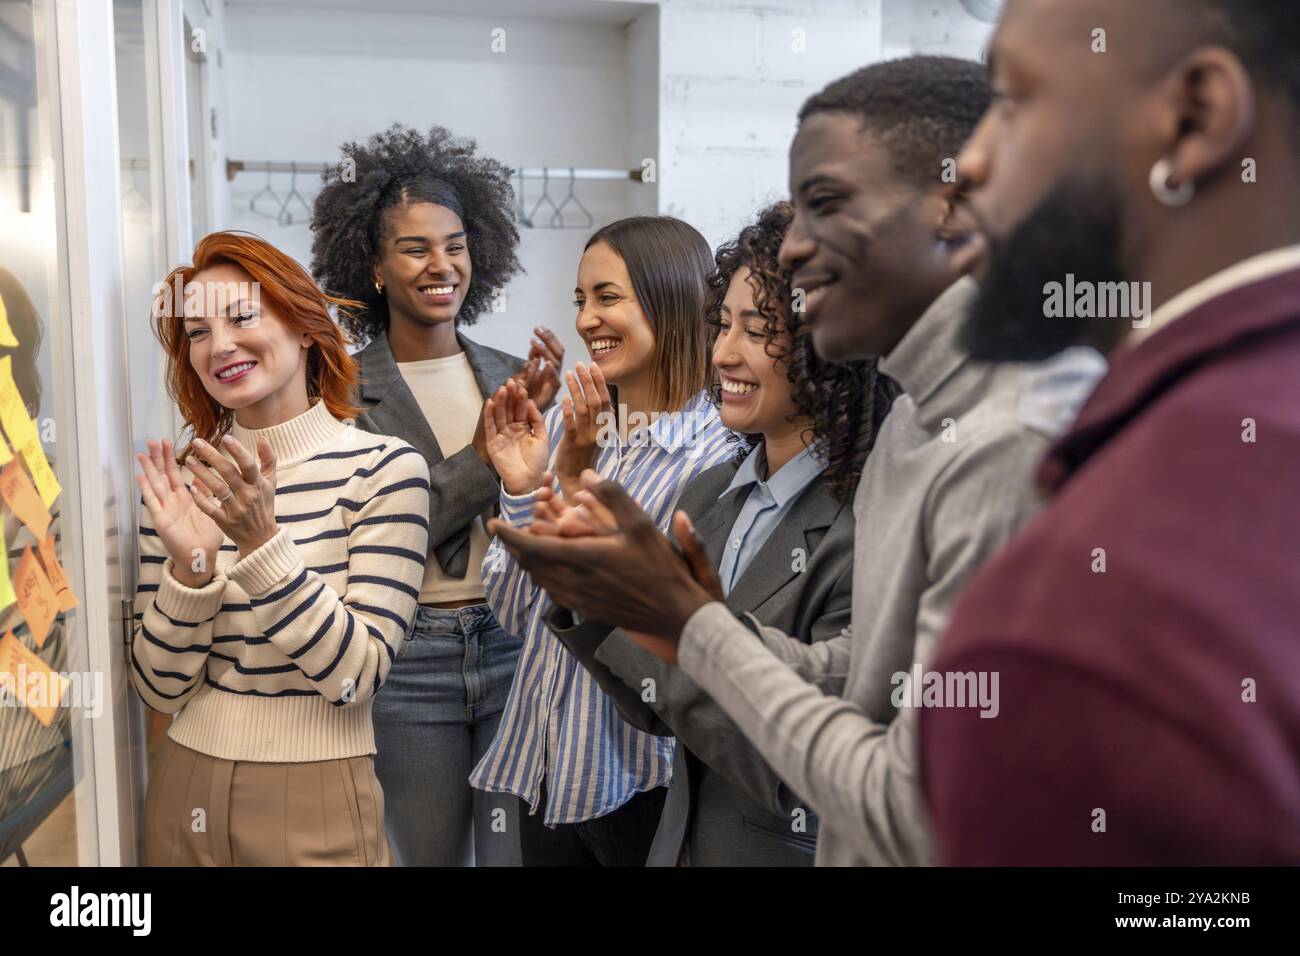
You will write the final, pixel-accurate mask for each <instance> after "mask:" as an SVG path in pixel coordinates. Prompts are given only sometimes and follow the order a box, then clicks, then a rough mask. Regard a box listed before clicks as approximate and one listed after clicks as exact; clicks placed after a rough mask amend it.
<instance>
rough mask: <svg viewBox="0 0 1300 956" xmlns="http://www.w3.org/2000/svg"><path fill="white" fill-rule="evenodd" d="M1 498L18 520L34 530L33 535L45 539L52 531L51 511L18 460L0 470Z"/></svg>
mask: <svg viewBox="0 0 1300 956" xmlns="http://www.w3.org/2000/svg"><path fill="white" fill-rule="evenodd" d="M0 496H2V497H3V498H4V500H5V501H7V502H8V503H9V507H10V508H11V509H12V510H13V513H14V514H15V515H17V516H18V520H19V521H21V522H22V523H23V524H25V525H27V527H29V528H31V529H32V534H34V535H36V537H37V538H43V537H45V533H46V532H47V531H49V530H50V521H51V518H50V509H49V508H48V507H46V505H45V502H44V500H42V498H41V496H40V493H39V492H37V490H36V486H35V485H33V484H32V480H31V479H30V478H28V477H27V472H26V471H24V470H23V466H22V465H21V464H19V463H18V459H17V458H15V459H13V460H12V461H10V462H9V464H7V465H5V466H4V469H3V470H0Z"/></svg>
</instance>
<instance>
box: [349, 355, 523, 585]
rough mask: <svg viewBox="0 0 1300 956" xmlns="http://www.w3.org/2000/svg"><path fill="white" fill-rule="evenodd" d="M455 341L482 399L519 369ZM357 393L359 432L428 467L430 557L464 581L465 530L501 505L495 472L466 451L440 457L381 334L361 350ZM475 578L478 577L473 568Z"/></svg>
mask: <svg viewBox="0 0 1300 956" xmlns="http://www.w3.org/2000/svg"><path fill="white" fill-rule="evenodd" d="M456 340H457V341H458V342H460V347H461V348H462V349H464V350H465V355H466V357H468V359H469V364H470V367H471V368H473V369H474V379H475V380H476V381H477V382H478V388H479V392H480V393H482V395H483V396H484V397H485V398H486V397H487V396H489V395H491V394H492V393H493V392H495V391H496V390H497V389H498V388H500V387H501V386H502V385H504V384H505V382H506V379H508V378H509V377H510V376H511V375H513V374H514V373H515V372H516V371H517V370H518V369H519V368H520V367H521V366H522V365H523V364H524V361H523V359H520V358H516V357H515V356H513V355H509V354H507V353H505V352H501V351H498V350H497V349H493V348H488V347H487V346H486V345H479V344H478V343H477V342H472V341H470V340H469V339H467V338H465V336H463V335H461V334H460V333H459V332H457V333H456ZM357 359H358V360H359V361H360V363H361V388H360V392H359V394H358V395H357V396H355V397H354V400H355V401H356V403H357V405H359V406H360V407H361V408H362V409H364V411H363V412H362V413H361V414H360V415H358V416H357V427H358V428H360V429H363V430H364V431H368V432H373V433H374V434H377V435H392V436H394V437H396V438H400V439H402V440H403V441H407V442H410V443H411V445H413V446H414V447H415V449H416V450H417V451H418V452H419V453H420V454H422V455H423V456H424V459H425V461H427V462H428V463H429V554H430V555H434V556H436V557H437V559H438V566H439V567H440V568H442V572H443V573H444V574H446V575H448V576H450V577H453V578H463V577H465V575H466V573H467V572H468V571H469V570H470V569H469V526H470V522H472V521H473V520H474V517H475V516H476V515H481V514H482V513H483V512H485V511H487V510H488V509H489V508H491V507H492V506H493V505H495V504H496V503H497V501H498V500H499V490H500V486H499V484H498V480H497V476H496V473H495V472H493V470H492V469H491V468H489V467H488V466H487V465H486V464H485V463H484V462H483V459H482V458H480V457H479V456H478V453H477V452H475V451H474V449H473V448H471V447H469V446H466V447H464V448H462V449H460V450H459V451H457V452H456V453H455V454H453V455H452V456H451V457H450V458H447V457H445V456H444V455H443V453H442V449H441V448H439V447H438V439H437V438H435V437H434V435H433V429H431V428H430V427H429V422H428V420H427V419H426V418H425V417H424V412H422V411H420V405H419V403H418V402H416V400H415V395H414V394H412V392H411V389H410V388H409V387H408V386H407V384H406V379H404V378H402V373H401V372H400V371H399V370H398V368H397V363H396V362H395V361H394V360H393V353H392V350H391V349H390V348H389V346H388V333H387V332H381V333H380V334H379V335H377V336H375V338H374V339H372V340H371V342H370V344H369V345H367V346H366V347H365V348H364V349H362V350H361V351H360V353H358V355H357ZM473 572H474V573H475V574H478V573H479V569H478V568H474V569H473Z"/></svg>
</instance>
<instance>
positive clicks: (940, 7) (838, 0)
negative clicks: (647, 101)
mask: <svg viewBox="0 0 1300 956" xmlns="http://www.w3.org/2000/svg"><path fill="white" fill-rule="evenodd" d="M991 31H992V24H990V23H983V22H981V21H978V20H975V19H974V18H973V17H971V16H970V15H969V14H967V13H966V11H965V10H964V9H963V8H962V6H961V4H960V3H959V2H958V0H787V2H782V3H755V2H751V0H710V2H701V0H661V3H660V49H659V59H660V70H659V95H660V104H659V140H660V150H661V166H660V169H661V183H660V189H659V197H660V208H661V210H662V211H663V212H666V213H670V214H672V215H677V216H681V217H682V218H684V219H687V220H689V221H690V222H692V223H694V224H695V225H696V226H697V227H698V228H699V229H700V231H701V232H703V233H704V235H705V236H706V237H707V238H708V239H709V241H710V243H712V244H713V245H714V246H716V245H717V244H718V243H719V242H721V241H723V240H725V239H728V238H730V237H732V236H733V235H734V234H735V233H736V232H737V231H738V229H739V228H740V226H741V225H742V224H743V223H744V222H746V221H747V220H748V219H749V218H750V217H751V216H752V215H753V213H754V212H756V211H757V210H758V209H759V208H760V207H762V206H763V205H765V204H767V203H769V202H771V201H773V200H775V199H779V198H783V197H785V196H787V195H788V194H789V188H788V182H787V180H788V176H789V162H788V150H789V146H790V140H791V138H792V137H793V135H794V132H795V126H796V123H795V118H796V116H797V114H798V111H799V107H800V106H801V105H802V104H803V102H804V100H806V99H807V98H808V97H809V96H811V95H812V94H814V93H816V92H817V91H818V90H820V89H821V88H822V87H824V86H825V85H826V84H827V83H829V82H831V81H832V80H835V79H837V78H839V77H841V76H844V75H846V74H848V73H851V72H853V71H854V70H857V69H859V68H861V67H864V66H866V65H868V64H870V63H873V62H876V61H879V60H885V59H893V58H896V57H900V56H906V55H909V54H912V53H932V54H945V55H949V56H962V57H966V58H968V59H976V60H977V59H979V58H980V54H981V51H982V48H983V46H984V44H985V43H986V42H987V39H988V36H989V34H990V33H991Z"/></svg>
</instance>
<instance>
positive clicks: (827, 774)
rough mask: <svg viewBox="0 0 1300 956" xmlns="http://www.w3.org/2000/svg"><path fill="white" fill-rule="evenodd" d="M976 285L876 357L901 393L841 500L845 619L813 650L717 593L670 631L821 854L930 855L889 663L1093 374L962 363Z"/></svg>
mask: <svg viewBox="0 0 1300 956" xmlns="http://www.w3.org/2000/svg"><path fill="white" fill-rule="evenodd" d="M975 294H976V286H975V284H974V282H973V281H971V280H970V279H963V280H961V281H960V282H958V283H956V284H955V285H953V286H952V287H951V288H950V289H948V290H947V291H946V292H945V293H944V294H943V295H941V296H940V297H939V298H938V299H937V300H936V301H935V302H934V303H933V304H932V305H931V306H930V308H929V309H928V310H927V311H926V312H925V314H924V315H923V316H922V317H921V318H920V319H919V320H918V321H917V323H916V325H915V326H913V327H912V328H911V329H910V330H909V331H908V333H907V335H906V336H904V338H903V340H902V341H901V342H900V343H899V344H898V346H897V347H895V349H894V350H893V351H892V352H890V354H889V355H888V356H887V357H886V358H885V359H884V360H882V362H881V366H880V367H881V370H882V371H883V372H884V373H885V374H887V375H889V376H890V377H892V378H893V379H894V380H895V381H897V382H898V383H899V384H900V385H901V386H902V388H903V391H904V394H903V395H902V396H900V397H899V399H898V400H897V401H896V402H895V404H894V407H893V409H892V410H891V411H890V413H889V415H888V417H887V418H886V419H885V422H884V425H883V426H882V428H881V432H880V435H879V436H878V438H877V442H876V446H875V449H874V450H873V451H872V453H871V455H870V456H869V458H868V459H867V463H866V466H865V468H864V469H863V472H862V477H861V480H860V482H859V484H858V490H857V493H856V495H855V498H854V503H853V513H854V521H855V545H854V571H853V610H852V616H851V625H850V627H849V629H848V630H846V631H845V633H844V634H842V635H841V636H840V637H837V638H834V639H832V640H830V641H825V642H822V643H819V644H812V645H809V644H804V643H803V642H801V641H799V640H797V639H794V638H791V637H788V636H787V635H785V634H782V633H780V632H779V631H776V630H775V629H772V628H764V627H762V626H761V625H760V624H759V623H758V622H756V621H752V620H751V621H749V622H748V623H746V622H744V621H742V620H741V619H739V618H737V617H735V616H734V615H733V614H732V613H731V612H730V611H728V610H727V608H726V606H725V605H723V604H721V603H713V604H708V605H706V606H704V607H702V608H700V610H699V611H697V612H696V613H695V614H694V615H693V616H692V617H691V619H690V621H688V622H687V625H686V628H685V630H684V631H683V633H682V640H681V646H680V650H679V656H680V664H681V667H682V669H683V670H684V671H685V672H686V674H687V675H688V676H690V677H691V678H692V679H693V680H694V681H695V682H696V683H698V684H699V685H700V686H701V687H703V688H704V689H705V690H706V691H708V692H709V693H710V694H712V695H713V697H714V698H715V699H716V700H717V701H718V703H719V704H720V705H721V706H722V708H723V709H724V710H725V711H726V712H727V714H728V715H730V717H731V718H732V719H733V720H734V721H735V722H736V723H737V725H738V726H739V727H740V729H741V730H742V731H743V732H744V734H745V735H746V736H747V737H748V738H749V739H750V740H751V741H752V742H753V743H754V745H755V746H756V747H757V749H758V750H759V751H760V752H761V753H762V755H763V757H764V758H765V759H766V760H767V761H768V762H769V763H770V764H771V766H772V768H773V769H774V770H775V771H776V772H777V774H779V775H780V776H781V777H782V779H784V780H785V782H786V783H788V784H789V785H790V787H791V788H792V789H793V790H794V792H795V793H798V794H800V795H801V796H802V798H803V799H804V800H805V801H806V802H807V804H808V807H807V809H808V810H809V811H811V812H815V813H817V814H818V815H819V816H820V817H821V833H820V836H819V838H818V843H817V864H818V865H819V866H834V865H855V864H856V865H889V864H893V865H916V864H926V863H930V862H932V860H933V857H934V853H933V849H932V846H931V841H930V836H929V821H928V818H927V815H926V812H925V807H924V804H923V801H922V796H921V788H920V782H919V780H918V774H917V770H918V759H917V754H918V749H917V739H916V731H917V724H918V717H919V709H918V708H917V707H915V706H906V705H905V706H902V707H896V706H895V703H894V701H895V700H896V699H898V694H897V693H896V688H898V687H900V686H901V678H900V675H901V674H904V673H911V672H913V668H914V667H920V668H923V667H924V666H925V665H926V664H928V662H929V661H930V660H931V659H932V658H933V656H934V654H935V650H936V644H937V642H938V639H939V637H940V636H941V635H942V633H943V630H944V628H945V626H946V624H947V621H948V615H949V611H950V609H951V608H952V607H953V604H954V601H955V599H956V597H957V596H958V594H959V592H960V590H961V588H962V586H963V585H964V584H965V582H966V581H967V579H968V578H970V577H971V575H972V574H973V573H974V572H975V571H976V570H977V569H978V568H979V567H980V565H981V564H983V563H984V561H985V560H986V559H987V558H988V557H989V556H990V555H992V554H993V553H994V552H995V551H996V550H998V548H999V547H1001V545H1002V544H1003V543H1004V542H1005V541H1006V540H1007V539H1008V538H1009V537H1010V536H1011V534H1012V533H1013V532H1014V531H1015V530H1016V528H1017V527H1018V526H1019V525H1020V524H1021V523H1022V522H1023V521H1024V520H1025V519H1026V518H1027V517H1028V516H1029V515H1031V514H1032V513H1033V512H1034V511H1035V510H1036V509H1037V507H1038V504H1039V502H1038V500H1037V498H1036V496H1035V493H1034V491H1033V484H1032V479H1033V473H1034V469H1035V467H1036V466H1037V464H1038V462H1039V460H1040V459H1041V458H1042V457H1043V455H1044V454H1045V452H1046V450H1047V447H1048V445H1049V443H1050V442H1051V440H1052V438H1054V437H1055V436H1056V435H1057V434H1058V433H1060V432H1061V431H1062V430H1063V429H1064V428H1065V427H1067V426H1068V425H1069V424H1070V422H1071V421H1072V420H1073V418H1074V414H1075V412H1076V411H1077V410H1078V407H1079V405H1080V404H1081V403H1082V401H1083V399H1084V398H1085V397H1086V396H1087V394H1088V393H1089V392H1090V391H1091V390H1092V387H1093V386H1094V385H1095V384H1096V382H1097V380H1098V379H1099V378H1100V377H1101V375H1102V373H1103V372H1104V370H1105V363H1104V361H1103V360H1102V358H1101V356H1099V355H1098V354H1097V353H1095V352H1092V351H1091V350H1085V349H1074V350H1070V351H1069V352H1066V353H1063V354H1062V355H1060V356H1058V357H1057V358H1056V359H1053V360H1052V361H1050V362H1047V363H1043V364H1039V365H988V364H982V363H977V362H974V361H972V360H971V359H970V358H968V357H967V356H966V355H965V354H964V353H963V352H962V351H961V350H960V349H959V348H958V347H957V336H958V332H959V330H960V327H961V324H962V322H963V321H964V318H965V313H966V310H967V308H968V307H969V305H970V303H971V301H972V299H973V298H974V296H975ZM756 632H757V633H758V635H759V636H757V637H756V636H755V635H756ZM986 686H987V687H988V688H989V689H992V688H993V687H994V686H995V685H993V684H992V683H991V682H988V683H987V684H986ZM918 693H919V691H918ZM908 699H909V700H910V699H911V697H910V694H909V698H908ZM987 709H989V710H992V709H993V708H992V707H990V708H987Z"/></svg>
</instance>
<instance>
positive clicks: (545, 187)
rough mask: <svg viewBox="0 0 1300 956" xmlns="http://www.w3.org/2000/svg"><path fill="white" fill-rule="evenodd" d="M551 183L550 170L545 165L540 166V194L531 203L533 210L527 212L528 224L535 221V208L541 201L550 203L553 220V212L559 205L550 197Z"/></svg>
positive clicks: (539, 207) (538, 206)
mask: <svg viewBox="0 0 1300 956" xmlns="http://www.w3.org/2000/svg"><path fill="white" fill-rule="evenodd" d="M550 184H551V171H550V168H549V167H547V166H543V167H542V195H541V196H540V197H539V198H538V200H537V202H536V203H534V204H533V211H532V212H530V213H529V214H528V224H529V225H533V224H534V223H535V222H536V221H537V210H539V209H541V208H542V203H544V202H545V203H550V204H551V218H552V220H554V218H555V214H556V213H558V212H559V211H560V210H559V207H557V206H556V205H555V200H554V199H552V198H551V195H550V192H549V189H550Z"/></svg>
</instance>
